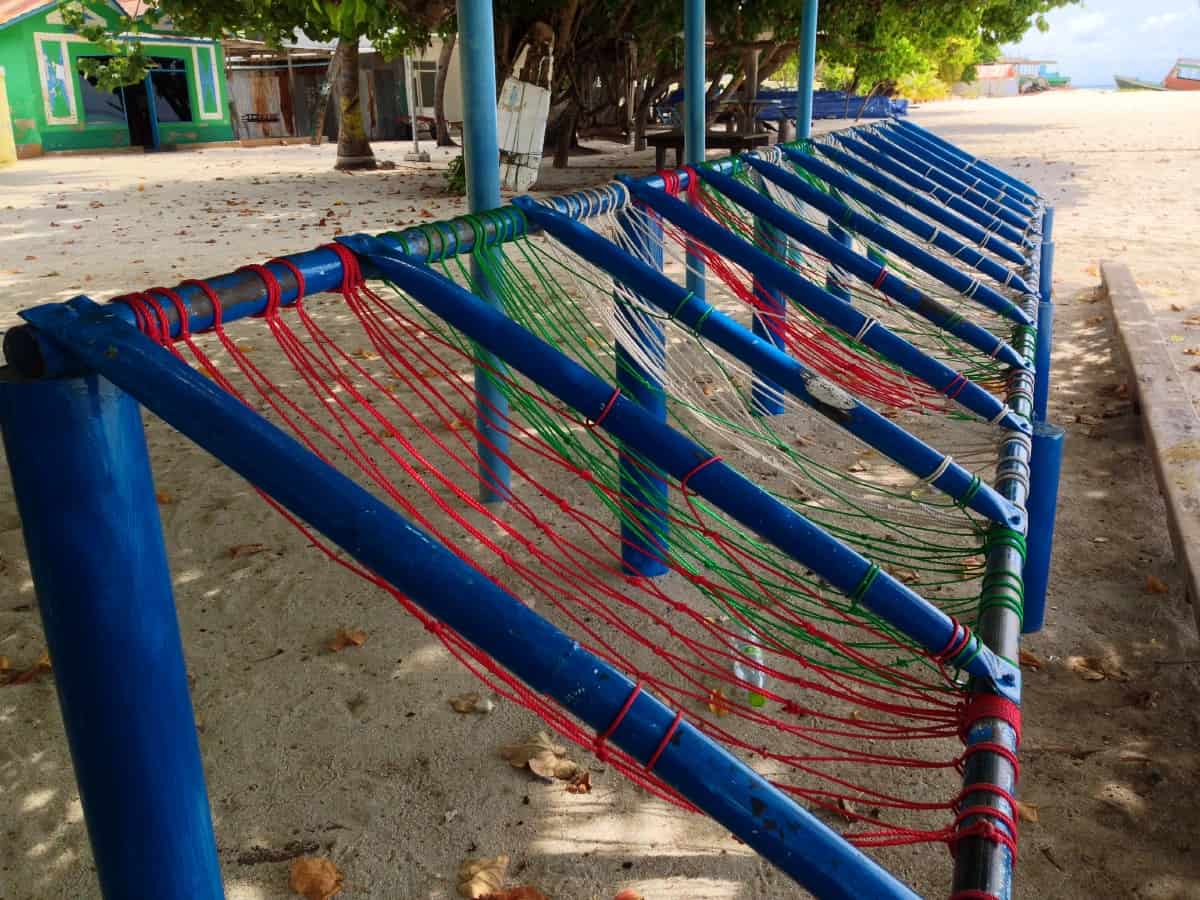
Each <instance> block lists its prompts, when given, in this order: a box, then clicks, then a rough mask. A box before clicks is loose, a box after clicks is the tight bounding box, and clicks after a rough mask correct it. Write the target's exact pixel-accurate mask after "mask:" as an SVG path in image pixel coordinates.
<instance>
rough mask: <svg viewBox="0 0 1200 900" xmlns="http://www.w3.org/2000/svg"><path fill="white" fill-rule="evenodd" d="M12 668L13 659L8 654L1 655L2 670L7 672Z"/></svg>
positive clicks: (0, 669) (0, 670) (0, 665)
mask: <svg viewBox="0 0 1200 900" xmlns="http://www.w3.org/2000/svg"><path fill="white" fill-rule="evenodd" d="M11 668H12V661H11V660H10V659H9V658H8V657H7V656H0V672H7V671H8V670H9V669H11Z"/></svg>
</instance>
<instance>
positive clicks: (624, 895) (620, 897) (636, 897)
mask: <svg viewBox="0 0 1200 900" xmlns="http://www.w3.org/2000/svg"><path fill="white" fill-rule="evenodd" d="M613 900H646V898H645V897H643V896H642V894H641V892H640V891H635V890H634V889H633V888H625V890H623V891H621V892H620V893H618V894H617V896H615V897H613Z"/></svg>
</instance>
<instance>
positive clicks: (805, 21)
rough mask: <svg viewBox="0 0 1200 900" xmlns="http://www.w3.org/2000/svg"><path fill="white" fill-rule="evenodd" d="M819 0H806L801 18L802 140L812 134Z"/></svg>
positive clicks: (798, 126)
mask: <svg viewBox="0 0 1200 900" xmlns="http://www.w3.org/2000/svg"><path fill="white" fill-rule="evenodd" d="M818 5H819V0H804V12H803V18H802V19H801V20H800V50H799V53H798V57H797V64H798V65H797V72H798V78H797V82H796V93H797V96H796V134H797V136H798V137H799V138H800V139H801V140H806V139H808V138H809V137H811V136H812V113H813V89H814V88H815V87H816V83H817V80H816V73H817V18H818V15H819V13H818Z"/></svg>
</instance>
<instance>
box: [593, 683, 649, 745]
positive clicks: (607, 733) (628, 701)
mask: <svg viewBox="0 0 1200 900" xmlns="http://www.w3.org/2000/svg"><path fill="white" fill-rule="evenodd" d="M641 692H642V683H641V682H640V681H638V682H637V683H636V684H634V686H633V690H632V691H630V692H629V696H628V697H626V698H625V705H624V706H622V707H621V708H620V709H619V710H618V711H617V714H616V716H614V717H613V720H612V722H610V723H609V725H608V727H607V728H605V729H604V731H602V732H601V733H600V734H598V735H596V740H595V742H594V743H593V744H592V752H593V753H595V754H596V758H597V759H598V760H600V762H608V749H607V747H605V743H604V742H605V741H607V740H608V739H609V738H610V737H612V735H613V732H614V731H616V730H617V728H618V727H619V726H620V724H621V721H622V720H623V719H624V718H625V714H626V713H628V712H629V710H631V709H632V708H633V701H634V700H636V699H637V696H638V694H640V693H641Z"/></svg>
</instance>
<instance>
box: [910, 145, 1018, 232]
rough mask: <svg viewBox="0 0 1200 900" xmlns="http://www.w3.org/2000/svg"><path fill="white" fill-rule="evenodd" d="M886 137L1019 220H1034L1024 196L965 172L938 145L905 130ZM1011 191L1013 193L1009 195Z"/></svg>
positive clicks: (978, 173) (989, 177)
mask: <svg viewBox="0 0 1200 900" xmlns="http://www.w3.org/2000/svg"><path fill="white" fill-rule="evenodd" d="M887 133H888V137H889V138H890V139H892V140H894V141H895V142H896V143H897V144H899V145H900V146H901V147H905V148H907V149H908V150H909V151H910V152H911V153H914V154H916V155H917V156H920V157H921V158H922V159H924V160H926V161H927V162H931V163H932V164H933V165H935V166H937V167H938V168H939V169H941V170H942V171H943V172H945V173H946V174H947V175H950V176H952V177H954V178H957V179H959V180H960V181H962V182H964V183H966V184H969V185H970V186H971V188H972V190H975V191H978V192H979V193H981V194H983V195H984V196H985V197H990V198H991V199H992V200H995V201H996V202H997V203H1002V204H1004V205H1005V206H1007V207H1008V208H1009V209H1011V210H1012V211H1013V212H1015V213H1017V214H1018V215H1020V216H1024V217H1025V218H1027V219H1032V218H1033V217H1034V205H1033V204H1032V203H1031V202H1026V200H1027V199H1028V198H1026V196H1025V195H1024V194H1022V193H1020V192H1017V191H1015V190H1012V189H1011V188H1009V187H1008V186H1007V185H1006V184H1004V182H1002V181H1000V180H999V179H998V178H994V177H993V176H992V175H990V174H989V173H987V172H982V171H976V172H969V173H968V172H966V171H965V170H964V166H963V164H962V163H961V162H960V161H959V160H957V159H955V158H954V157H952V156H950V155H949V154H947V153H945V152H944V151H943V150H942V149H941V148H940V147H939V146H938V145H937V144H934V143H930V142H929V141H926V140H925V139H924V138H922V137H921V136H920V135H917V134H914V133H913V132H911V131H905V130H904V129H903V128H899V129H897V128H891V129H887ZM1010 191H1012V192H1011V193H1010Z"/></svg>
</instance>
